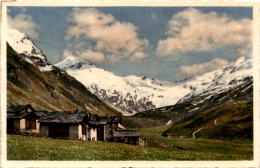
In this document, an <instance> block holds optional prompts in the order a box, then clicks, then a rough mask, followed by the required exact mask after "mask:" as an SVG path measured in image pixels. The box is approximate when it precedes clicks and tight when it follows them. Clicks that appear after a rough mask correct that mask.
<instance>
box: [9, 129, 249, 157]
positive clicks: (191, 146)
mask: <svg viewBox="0 0 260 168" xmlns="http://www.w3.org/2000/svg"><path fill="white" fill-rule="evenodd" d="M165 129H167V127H166V126H163V127H153V128H144V129H142V130H141V131H142V136H143V138H147V139H148V146H147V147H140V146H134V145H127V144H120V143H111V142H90V141H80V140H61V139H51V138H42V137H33V136H22V135H8V140H7V159H8V160H252V159H253V144H252V142H251V141H247V140H236V141H222V140H209V139H190V138H187V139H186V138H184V139H178V138H166V137H162V136H160V134H161V132H162V131H163V130H165Z"/></svg>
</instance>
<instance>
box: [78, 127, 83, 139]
mask: <svg viewBox="0 0 260 168" xmlns="http://www.w3.org/2000/svg"><path fill="white" fill-rule="evenodd" d="M78 139H83V135H82V125H81V124H79V125H78Z"/></svg>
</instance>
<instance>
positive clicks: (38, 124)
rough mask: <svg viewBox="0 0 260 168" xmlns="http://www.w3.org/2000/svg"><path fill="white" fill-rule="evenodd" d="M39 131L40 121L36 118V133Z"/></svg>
mask: <svg viewBox="0 0 260 168" xmlns="http://www.w3.org/2000/svg"><path fill="white" fill-rule="evenodd" d="M39 132H40V123H39V120H36V133H39Z"/></svg>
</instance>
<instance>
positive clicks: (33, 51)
mask: <svg viewBox="0 0 260 168" xmlns="http://www.w3.org/2000/svg"><path fill="white" fill-rule="evenodd" d="M7 42H8V43H9V45H10V46H11V47H12V48H13V49H14V50H15V51H16V52H17V53H18V54H20V55H21V56H23V57H24V58H25V60H26V61H27V62H29V63H32V64H35V65H37V66H38V67H39V68H41V69H43V70H44V69H49V68H50V66H51V65H50V63H49V62H48V60H47V58H46V56H45V55H44V53H43V52H42V51H41V50H40V49H39V48H38V47H37V46H36V45H35V44H34V43H33V41H32V40H31V39H30V38H29V37H28V36H27V35H26V34H24V33H21V32H20V31H18V30H16V29H9V30H8V33H7Z"/></svg>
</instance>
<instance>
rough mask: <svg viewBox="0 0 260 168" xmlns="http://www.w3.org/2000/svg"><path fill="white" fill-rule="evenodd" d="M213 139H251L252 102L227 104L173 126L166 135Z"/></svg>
mask: <svg viewBox="0 0 260 168" xmlns="http://www.w3.org/2000/svg"><path fill="white" fill-rule="evenodd" d="M200 128H201V130H200V131H198V132H197V133H196V134H195V136H196V137H204V138H213V139H240V138H246V139H253V102H252V101H236V102H228V103H226V104H223V105H219V106H217V107H213V108H211V109H208V110H205V111H203V112H201V113H199V114H198V115H196V116H193V117H189V118H187V119H185V120H183V121H182V122H181V123H179V124H176V125H173V126H172V127H171V128H169V129H168V130H167V131H166V133H167V134H173V135H184V136H186V137H191V136H192V133H193V132H195V131H196V130H198V129H200Z"/></svg>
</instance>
